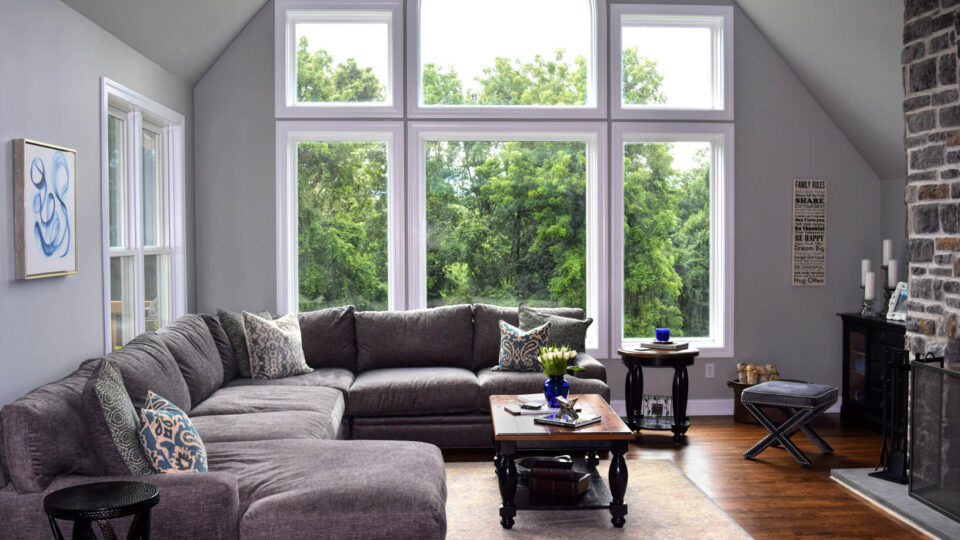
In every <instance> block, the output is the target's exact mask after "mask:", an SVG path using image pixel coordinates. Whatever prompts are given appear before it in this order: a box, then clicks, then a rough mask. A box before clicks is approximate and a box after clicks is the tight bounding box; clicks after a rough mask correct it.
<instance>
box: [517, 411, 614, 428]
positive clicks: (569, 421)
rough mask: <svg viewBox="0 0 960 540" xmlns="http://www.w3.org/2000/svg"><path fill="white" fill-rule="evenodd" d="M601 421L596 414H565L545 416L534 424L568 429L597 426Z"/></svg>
mask: <svg viewBox="0 0 960 540" xmlns="http://www.w3.org/2000/svg"><path fill="white" fill-rule="evenodd" d="M599 421H600V416H599V415H596V414H568V413H563V412H556V413H553V414H545V415H543V416H538V417H536V418H534V419H533V422H534V423H536V424H546V425H549V426H560V427H568V428H579V427H583V426H589V425H590V424H596V423H597V422H599Z"/></svg>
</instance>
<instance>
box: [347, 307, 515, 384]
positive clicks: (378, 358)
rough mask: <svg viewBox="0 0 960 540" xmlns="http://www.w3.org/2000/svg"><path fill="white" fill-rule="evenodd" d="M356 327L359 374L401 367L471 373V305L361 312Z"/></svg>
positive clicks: (358, 314)
mask: <svg viewBox="0 0 960 540" xmlns="http://www.w3.org/2000/svg"><path fill="white" fill-rule="evenodd" d="M356 323H357V370H358V371H359V372H364V371H368V370H371V369H382V368H397V367H462V368H467V369H470V365H471V359H470V353H471V351H472V350H473V310H472V308H471V307H470V306H469V305H459V306H444V307H438V308H432V309H417V310H411V311H360V312H357V314H356ZM498 337H499V334H498Z"/></svg>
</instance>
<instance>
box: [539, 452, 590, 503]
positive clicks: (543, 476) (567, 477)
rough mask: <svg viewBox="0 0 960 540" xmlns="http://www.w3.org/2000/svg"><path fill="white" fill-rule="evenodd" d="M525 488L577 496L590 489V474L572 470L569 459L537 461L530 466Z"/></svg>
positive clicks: (545, 492) (551, 494)
mask: <svg viewBox="0 0 960 540" xmlns="http://www.w3.org/2000/svg"><path fill="white" fill-rule="evenodd" d="M527 488H529V489H530V491H531V492H532V493H536V494H539V495H549V496H559V497H579V496H580V495H583V494H584V493H586V492H587V490H589V489H590V475H589V474H587V473H582V472H578V471H575V470H573V463H572V462H569V461H553V462H550V461H546V460H544V461H542V462H541V461H538V462H537V463H535V464H533V466H532V467H530V478H529V479H528V480H527Z"/></svg>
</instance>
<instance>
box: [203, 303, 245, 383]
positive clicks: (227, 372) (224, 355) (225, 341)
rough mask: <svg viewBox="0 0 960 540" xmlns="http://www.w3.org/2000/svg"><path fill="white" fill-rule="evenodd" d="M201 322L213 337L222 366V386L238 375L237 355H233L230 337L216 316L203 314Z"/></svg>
mask: <svg viewBox="0 0 960 540" xmlns="http://www.w3.org/2000/svg"><path fill="white" fill-rule="evenodd" d="M201 317H203V322H204V323H205V324H206V325H207V330H209V331H210V335H211V336H212V337H213V342H214V344H216V346H217V352H218V353H220V363H221V365H222V366H223V384H227V383H228V382H230V381H232V380H234V379H236V378H237V375H238V374H239V373H240V367H239V366H237V355H236V354H234V353H233V345H232V344H231V343H230V337H229V336H227V333H226V332H224V330H223V325H221V324H220V318H219V317H217V316H216V315H208V314H203V315H201Z"/></svg>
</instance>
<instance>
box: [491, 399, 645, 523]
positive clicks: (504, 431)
mask: <svg viewBox="0 0 960 540" xmlns="http://www.w3.org/2000/svg"><path fill="white" fill-rule="evenodd" d="M570 397H579V398H580V401H578V402H577V407H578V408H581V409H582V414H598V415H600V417H601V418H602V420H601V421H600V422H597V423H595V424H591V425H589V426H585V427H582V428H578V429H573V428H564V427H557V426H545V425H541V424H536V423H534V421H533V419H534V418H535V417H536V416H535V415H523V416H519V415H514V414H511V413H509V412H507V411H506V410H504V408H503V407H504V406H505V405H514V404H518V403H520V402H519V400H517V396H515V395H514V396H490V415H491V416H492V417H493V433H494V441H495V444H496V456H495V458H494V465H495V466H496V470H497V477H498V479H499V482H500V498H501V499H502V503H501V504H500V525H502V526H503V528H504V529H509V528H511V527H513V523H514V519H513V518H514V516H516V515H517V510H599V509H609V510H610V514H612V515H613V518H612V519H611V522H612V523H613V525H614V526H615V527H623V524H624V523H625V522H626V519H625V518H624V516H626V515H627V504H626V503H625V502H624V501H623V496H624V494H625V493H626V492H627V462H626V461H625V460H624V459H623V455H624V454H626V452H627V444H628V442H629V441H630V440H632V439H633V432H632V431H631V430H630V428H629V427H627V425H626V424H624V423H623V420H621V419H620V417H619V416H618V415H617V413H615V412H614V411H613V409H611V408H610V405H609V404H607V402H606V401H604V399H603V398H602V397H600V395H598V394H571V396H570ZM531 442H533V443H549V444H550V445H551V449H556V450H557V451H560V452H566V451H571V450H572V451H583V450H586V451H587V458H586V459H577V460H574V467H575V468H576V469H577V470H585V471H586V472H589V473H590V476H591V478H590V490H589V491H587V492H586V493H585V494H583V495H581V496H580V497H577V498H574V499H570V498H560V497H551V496H546V495H539V494H535V493H531V492H530V491H529V490H528V489H527V487H526V485H524V484H523V483H521V482H519V476H518V474H517V467H516V463H515V461H514V459H515V456H516V454H517V447H518V445H522V444H524V443H531ZM565 442H566V443H569V446H568V447H567V448H568V449H565V447H564V443H565ZM599 450H610V451H611V453H612V454H613V456H612V459H611V460H610V471H609V487H607V484H606V483H604V481H603V477H602V476H601V475H600V473H599V472H598V471H597V465H598V464H599V462H600V459H599V457H598V456H597V451H599Z"/></svg>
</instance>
